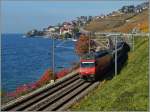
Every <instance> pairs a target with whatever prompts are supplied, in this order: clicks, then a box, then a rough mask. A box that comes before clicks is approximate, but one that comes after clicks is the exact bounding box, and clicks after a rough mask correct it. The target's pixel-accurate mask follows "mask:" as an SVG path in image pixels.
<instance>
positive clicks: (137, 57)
mask: <svg viewBox="0 0 150 112" xmlns="http://www.w3.org/2000/svg"><path fill="white" fill-rule="evenodd" d="M103 82H105V83H103V84H100V86H99V87H98V88H97V89H96V90H94V91H93V92H91V93H90V94H89V95H88V96H85V98H84V99H83V100H81V101H80V102H79V103H76V104H75V105H74V106H72V107H71V108H70V110H86V111H98V110H101V111H102V110H107V111H109V110H110V111H111V110H112V111H117V110H119V111H122V110H124V111H129V110H130V111H135V110H139V111H141V110H148V39H147V38H141V37H139V38H136V39H135V51H134V52H130V53H129V58H128V61H127V63H126V65H125V66H124V68H123V69H122V70H121V72H120V73H119V74H118V75H117V76H115V77H113V79H112V80H104V81H103Z"/></svg>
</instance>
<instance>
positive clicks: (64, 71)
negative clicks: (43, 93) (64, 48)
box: [56, 69, 70, 79]
mask: <svg viewBox="0 0 150 112" xmlns="http://www.w3.org/2000/svg"><path fill="white" fill-rule="evenodd" d="M69 72H70V70H69V69H63V70H61V71H59V72H58V73H57V75H56V78H57V79H59V78H62V77H64V76H65V75H67V74H68V73H69Z"/></svg>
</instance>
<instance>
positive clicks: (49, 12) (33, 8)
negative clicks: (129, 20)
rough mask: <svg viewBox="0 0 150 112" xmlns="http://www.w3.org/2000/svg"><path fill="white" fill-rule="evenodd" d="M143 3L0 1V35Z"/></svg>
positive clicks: (38, 0) (137, 0)
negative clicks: (0, 32)
mask: <svg viewBox="0 0 150 112" xmlns="http://www.w3.org/2000/svg"><path fill="white" fill-rule="evenodd" d="M142 2H145V0H133V1H131V0H130V1H127V0H124V1H123V0H122V1H47V0H43V1H42V0H37V1H35V0H34V1H32V0H22V1H21V0H20V1H19V0H16V1H15V0H2V2H1V28H2V33H25V32H27V31H29V30H31V29H38V30H42V29H43V28H45V27H48V26H49V25H57V24H58V23H62V22H64V21H71V20H75V19H76V17H78V16H81V15H84V16H90V15H91V16H97V15H101V14H108V13H110V12H112V11H115V10H118V9H120V8H121V7H122V6H123V5H137V4H140V3H142Z"/></svg>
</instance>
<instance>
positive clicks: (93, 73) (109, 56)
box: [79, 42, 130, 81]
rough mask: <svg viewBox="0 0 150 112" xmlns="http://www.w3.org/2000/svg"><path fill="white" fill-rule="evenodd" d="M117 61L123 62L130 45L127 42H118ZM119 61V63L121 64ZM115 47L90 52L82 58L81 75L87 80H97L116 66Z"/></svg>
mask: <svg viewBox="0 0 150 112" xmlns="http://www.w3.org/2000/svg"><path fill="white" fill-rule="evenodd" d="M116 51H117V62H120V63H123V61H124V60H125V58H124V57H127V54H128V51H130V46H129V45H128V44H127V43H126V42H118V43H117V50H116ZM120 63H119V64H120ZM114 64H115V47H114V48H112V49H110V50H101V51H98V52H90V53H87V54H85V55H83V56H82V57H81V58H80V67H79V76H80V78H81V79H84V80H86V81H96V80H98V79H100V78H101V77H104V75H105V74H106V73H108V72H109V71H110V69H112V68H113V67H114Z"/></svg>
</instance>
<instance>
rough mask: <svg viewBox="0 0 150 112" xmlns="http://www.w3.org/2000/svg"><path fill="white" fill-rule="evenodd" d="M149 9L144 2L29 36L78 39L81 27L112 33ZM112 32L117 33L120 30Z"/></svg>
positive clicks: (32, 33)
mask: <svg viewBox="0 0 150 112" xmlns="http://www.w3.org/2000/svg"><path fill="white" fill-rule="evenodd" d="M148 8H149V2H144V3H142V4H139V5H137V6H134V5H129V6H123V7H122V8H121V9H118V10H117V11H113V12H112V13H109V14H106V15H104V14H101V15H100V16H80V17H77V18H76V20H72V21H71V22H63V23H62V24H58V25H56V26H51V25H49V26H48V27H47V28H43V30H42V31H38V30H36V29H33V30H31V31H29V32H27V36H51V34H55V35H56V36H55V37H57V38H72V37H73V38H78V37H79V35H80V33H81V32H80V28H81V27H83V28H85V29H86V30H89V31H110V30H109V29H110V28H111V29H112V28H116V27H119V26H121V25H124V24H125V23H127V22H129V19H130V18H132V17H134V16H136V15H139V14H140V13H143V12H144V11H146V10H147V9H148ZM147 21H148V18H147ZM94 24H95V25H94ZM132 30H133V31H139V29H138V28H133V27H132ZM112 31H113V32H116V31H119V30H112ZM112 31H110V32H112Z"/></svg>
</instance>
